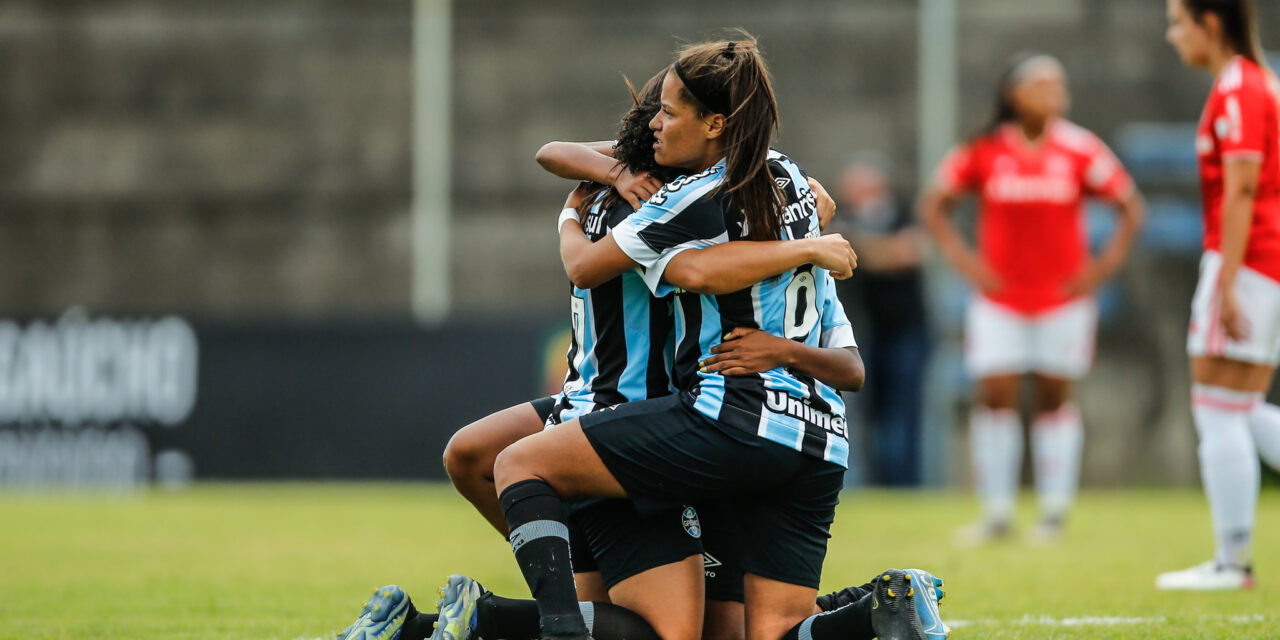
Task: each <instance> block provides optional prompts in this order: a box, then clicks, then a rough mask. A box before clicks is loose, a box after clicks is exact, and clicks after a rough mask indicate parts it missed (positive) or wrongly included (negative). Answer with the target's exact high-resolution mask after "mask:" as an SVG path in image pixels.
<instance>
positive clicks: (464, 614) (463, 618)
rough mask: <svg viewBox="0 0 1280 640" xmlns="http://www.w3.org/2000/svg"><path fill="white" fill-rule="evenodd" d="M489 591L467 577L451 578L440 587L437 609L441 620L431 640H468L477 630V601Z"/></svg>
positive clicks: (432, 633)
mask: <svg viewBox="0 0 1280 640" xmlns="http://www.w3.org/2000/svg"><path fill="white" fill-rule="evenodd" d="M486 593H488V591H487V590H486V589H485V588H484V587H482V586H480V583H479V582H476V581H475V580H472V579H471V578H468V577H466V576H459V575H453V576H449V581H448V582H446V583H445V585H444V586H443V587H440V602H439V604H438V605H437V609H438V610H439V612H440V619H439V620H437V621H436V628H435V630H434V631H432V632H431V640H468V639H469V638H470V637H471V632H472V631H473V630H474V629H475V628H476V622H477V616H476V601H478V600H479V599H480V596H483V595H484V594H486Z"/></svg>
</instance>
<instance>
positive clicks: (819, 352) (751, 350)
mask: <svg viewBox="0 0 1280 640" xmlns="http://www.w3.org/2000/svg"><path fill="white" fill-rule="evenodd" d="M711 353H712V355H711V356H710V357H708V358H706V359H704V360H703V361H702V362H699V363H698V367H699V370H700V371H702V372H703V373H719V374H721V375H726V376H736V375H746V374H750V373H761V372H764V371H768V370H770V369H776V368H778V367H786V368H788V369H794V370H796V371H799V372H800V373H804V374H807V375H810V376H813V377H814V378H817V379H818V380H821V381H822V382H823V383H825V384H827V385H828V386H831V387H834V388H836V389H840V390H842V391H857V390H859V389H861V388H862V384H863V383H864V382H865V381H866V379H867V370H866V367H865V366H864V365H863V363H862V355H861V354H859V353H858V347H856V346H852V347H813V346H809V345H807V344H804V343H801V342H796V341H795V340H788V339H786V338H780V337H778V336H775V335H773V334H771V333H768V332H766V331H761V330H759V329H748V328H745V327H738V328H736V329H734V330H733V331H730V332H729V333H727V334H725V336H724V339H723V341H722V342H721V343H720V344H718V345H716V346H714V347H712V348H711Z"/></svg>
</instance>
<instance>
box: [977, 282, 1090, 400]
mask: <svg viewBox="0 0 1280 640" xmlns="http://www.w3.org/2000/svg"><path fill="white" fill-rule="evenodd" d="M1097 328H1098V304H1097V302H1095V301H1094V300H1093V298H1079V299H1077V300H1073V301H1071V302H1068V303H1066V304H1064V305H1062V306H1060V307H1057V308H1055V309H1050V310H1048V311H1045V312H1043V313H1038V314H1035V315H1025V314H1022V313H1019V312H1017V311H1014V310H1013V309H1010V308H1008V307H1004V306H1001V305H999V304H996V303H994V302H992V301H990V300H988V299H986V298H984V297H982V296H974V297H973V299H972V300H970V302H969V311H968V314H967V317H966V318H965V369H966V370H967V371H968V372H969V375H970V376H971V377H973V378H986V377H990V376H996V375H1007V374H1017V373H1040V374H1044V375H1047V376H1053V377H1056V378H1067V379H1070V380H1078V379H1080V378H1083V377H1084V375H1085V374H1086V373H1088V372H1089V367H1090V366H1092V365H1093V352H1094V338H1095V335H1096V333H1097Z"/></svg>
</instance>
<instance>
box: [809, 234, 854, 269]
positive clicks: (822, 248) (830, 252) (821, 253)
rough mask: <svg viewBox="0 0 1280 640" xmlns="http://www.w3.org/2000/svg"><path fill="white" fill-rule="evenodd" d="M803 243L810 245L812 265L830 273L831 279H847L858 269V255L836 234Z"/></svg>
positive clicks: (847, 242)
mask: <svg viewBox="0 0 1280 640" xmlns="http://www.w3.org/2000/svg"><path fill="white" fill-rule="evenodd" d="M804 242H808V243H810V244H811V245H812V249H813V252H814V255H813V260H812V261H811V262H812V263H813V265H814V266H816V267H821V268H823V269H826V270H827V271H830V272H831V277H833V278H835V279H837V280H844V279H845V278H848V277H849V276H851V275H853V270H854V269H857V268H858V254H857V253H855V252H854V251H853V246H851V245H850V244H849V241H848V240H845V239H844V236H842V235H840V234H838V233H833V234H830V235H825V236H818V237H816V238H805V239H804Z"/></svg>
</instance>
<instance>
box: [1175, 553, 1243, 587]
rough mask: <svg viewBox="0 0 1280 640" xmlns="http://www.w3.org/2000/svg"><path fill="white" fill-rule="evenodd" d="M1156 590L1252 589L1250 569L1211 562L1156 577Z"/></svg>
mask: <svg viewBox="0 0 1280 640" xmlns="http://www.w3.org/2000/svg"><path fill="white" fill-rule="evenodd" d="M1156 588H1157V589H1161V590H1164V591H1230V590H1239V589H1252V588H1253V568H1252V567H1244V568H1239V567H1228V566H1224V565H1220V564H1218V563H1217V562H1214V561H1213V560H1210V561H1208V562H1206V563H1204V564H1198V565H1196V566H1194V567H1191V568H1190V569H1183V570H1182V571H1170V572H1168V573H1162V574H1160V575H1158V576H1156Z"/></svg>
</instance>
